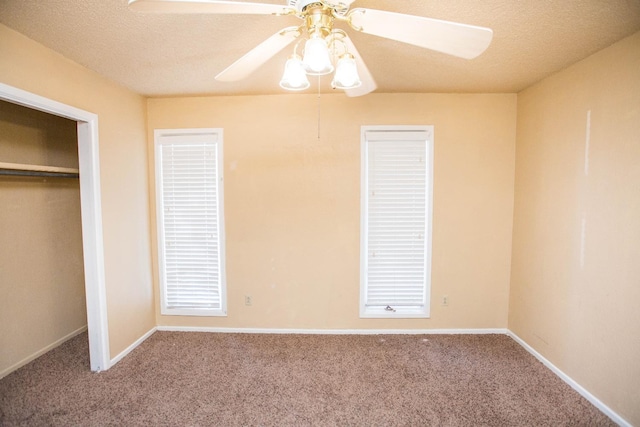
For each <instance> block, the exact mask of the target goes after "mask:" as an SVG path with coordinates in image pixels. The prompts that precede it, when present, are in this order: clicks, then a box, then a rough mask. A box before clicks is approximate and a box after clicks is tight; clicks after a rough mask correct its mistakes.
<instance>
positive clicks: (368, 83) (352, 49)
mask: <svg viewBox="0 0 640 427" xmlns="http://www.w3.org/2000/svg"><path fill="white" fill-rule="evenodd" d="M343 40H344V43H345V44H346V45H347V49H348V51H349V53H351V54H352V55H353V57H354V58H355V60H356V67H357V69H358V75H359V76H360V81H361V82H362V84H361V85H360V86H358V87H356V88H353V89H345V91H344V92H345V94H346V95H347V96H348V97H355V96H362V95H366V94H368V93H371V92H373V91H374V90H376V89H377V87H378V85H377V84H376V81H375V80H374V79H373V76H372V75H371V72H370V71H369V68H367V64H365V63H364V60H363V59H362V56H360V53H359V52H358V49H356V46H355V45H354V44H353V42H352V41H351V39H350V38H349V36H347V35H345V37H344V38H343Z"/></svg>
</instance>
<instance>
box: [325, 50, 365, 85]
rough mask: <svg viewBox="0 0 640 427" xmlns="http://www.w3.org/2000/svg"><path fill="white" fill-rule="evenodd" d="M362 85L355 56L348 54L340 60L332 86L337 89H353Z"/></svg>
mask: <svg viewBox="0 0 640 427" xmlns="http://www.w3.org/2000/svg"><path fill="white" fill-rule="evenodd" d="M361 84H362V81H361V80H360V76H359V75H358V67H356V61H355V58H354V57H353V55H351V54H349V53H347V54H344V55H342V57H341V58H340V59H339V60H338V65H337V67H336V74H335V75H334V76H333V81H332V82H331V85H332V86H333V87H334V88H336V89H353V88H355V87H358V86H360V85H361Z"/></svg>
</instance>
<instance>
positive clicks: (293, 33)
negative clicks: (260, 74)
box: [129, 0, 493, 96]
mask: <svg viewBox="0 0 640 427" xmlns="http://www.w3.org/2000/svg"><path fill="white" fill-rule="evenodd" d="M354 1H355V0H288V1H287V5H276V4H269V3H249V2H243V1H216V0H129V7H130V8H131V9H133V10H135V11H139V12H154V13H181V14H254V15H275V16H295V17H297V18H299V19H301V20H302V21H303V23H302V24H301V25H299V26H292V27H287V28H284V29H283V30H281V31H279V32H277V33H276V34H274V35H272V36H271V37H269V38H268V39H266V40H265V41H264V42H262V43H260V44H259V45H258V46H256V47H255V48H254V49H252V50H251V51H249V52H248V53H247V54H245V55H244V56H242V57H241V58H240V59H238V60H237V61H236V62H234V63H233V64H231V65H230V66H229V67H227V68H226V69H225V70H223V71H222V72H221V73H220V74H218V75H217V76H216V77H215V78H216V80H218V81H223V82H231V81H238V80H242V79H244V78H246V77H248V76H249V75H250V74H251V73H253V72H254V71H255V70H257V69H258V68H259V67H260V66H261V65H262V64H264V63H265V62H267V61H268V60H269V59H270V58H271V57H273V56H274V55H275V54H276V53H278V52H280V51H281V50H282V49H284V48H285V47H287V46H289V45H290V44H291V43H293V42H294V41H295V40H298V41H297V43H296V44H295V47H294V50H293V54H292V55H291V56H290V57H289V59H288V60H287V63H286V64H285V71H284V76H283V78H282V80H281V81H280V86H281V87H283V88H284V89H288V90H303V89H306V88H308V87H309V85H310V84H309V80H308V78H307V76H308V75H326V74H330V73H332V72H334V70H335V74H334V78H333V81H332V86H333V87H334V88H338V89H344V90H345V92H346V94H347V96H361V95H366V94H368V93H370V92H373V91H374V90H375V89H376V87H377V86H376V83H375V81H374V79H373V76H372V75H371V72H370V71H369V69H368V68H367V66H366V64H365V63H364V61H363V59H362V57H361V56H360V54H359V53H358V51H357V49H356V47H355V45H354V44H353V42H352V41H351V39H350V38H349V36H348V34H347V33H346V32H345V31H344V30H342V29H339V28H335V24H336V23H339V24H340V23H342V24H346V25H345V26H346V27H349V28H351V29H353V30H355V31H359V32H362V33H365V34H371V35H375V36H379V37H385V38H388V39H392V40H397V41H400V42H404V43H408V44H412V45H415V46H419V47H422V48H426V49H431V50H435V51H438V52H442V53H445V54H449V55H453V56H457V57H460V58H465V59H472V58H475V57H477V56H478V55H480V54H481V53H482V52H484V51H485V50H486V49H487V47H488V46H489V44H490V43H491V39H492V37H493V31H491V29H489V28H484V27H477V26H473V25H466V24H460V23H456V22H449V21H442V20H438V19H432V18H426V17H421V16H415V15H405V14H401V13H395V12H388V11H383V10H376V9H365V8H353V9H351V8H350V6H351V3H353V2H354ZM302 42H304V47H303V48H302V49H301V53H302V55H300V54H299V53H298V50H299V48H300V45H301V44H302ZM334 64H335V65H334Z"/></svg>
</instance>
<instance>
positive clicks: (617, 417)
mask: <svg viewBox="0 0 640 427" xmlns="http://www.w3.org/2000/svg"><path fill="white" fill-rule="evenodd" d="M507 335H508V336H509V337H511V338H512V339H513V340H514V341H515V342H517V343H518V344H520V345H521V346H522V347H523V348H524V349H525V350H527V351H528V352H529V353H531V354H532V355H533V356H534V357H535V358H536V359H538V360H539V361H540V362H542V364H543V365H544V366H546V367H547V368H549V369H550V370H551V372H553V373H554V374H556V375H557V376H558V377H560V379H561V380H562V381H564V382H565V383H567V384H569V386H571V388H572V389H574V390H575V391H577V392H578V393H579V394H580V395H581V396H582V397H584V398H585V399H587V400H588V401H589V402H591V404H593V406H595V407H596V408H598V409H599V410H600V411H601V412H603V413H604V414H605V415H606V416H608V417H609V418H611V420H612V421H613V422H614V423H616V424H618V425H619V426H624V427H631V423H629V422H628V421H626V420H625V419H624V418H622V417H621V416H620V415H618V414H617V413H616V412H615V411H614V410H613V409H611V408H609V407H608V406H607V405H605V404H604V403H603V402H602V401H601V400H600V399H598V398H597V397H595V396H594V395H593V394H591V393H589V391H587V389H585V388H584V387H582V386H581V385H580V384H578V383H577V382H576V381H575V380H574V379H573V378H571V377H570V376H569V375H567V374H565V373H564V372H562V370H560V368H558V367H557V366H556V365H554V364H553V363H551V362H549V360H547V359H546V358H545V357H544V356H543V355H541V354H540V353H538V352H537V351H536V350H535V349H534V348H533V347H531V346H530V345H529V344H527V343H526V342H525V341H524V340H523V339H522V338H520V337H519V336H518V335H516V334H515V333H514V332H512V331H510V330H508V331H507Z"/></svg>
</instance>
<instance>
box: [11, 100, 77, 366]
mask: <svg viewBox="0 0 640 427" xmlns="http://www.w3.org/2000/svg"><path fill="white" fill-rule="evenodd" d="M77 147H78V143H77V135H76V123H75V122H74V121H71V120H67V119H63V118H60V117H56V116H51V115H49V114H45V113H41V112H39V111H34V110H30V109H28V108H24V107H20V106H18V105H15V104H10V103H8V102H3V101H0V161H2V162H8V163H23V164H35V165H48V166H63V167H71V168H77V167H78V148H77ZM0 242H1V244H0V301H2V310H0V377H2V376H3V373H4V374H8V373H10V372H11V371H12V370H14V369H16V368H17V367H19V366H21V365H22V364H24V363H25V362H28V361H30V360H31V358H32V357H33V356H34V355H37V354H39V352H40V351H41V350H43V349H46V348H48V347H50V346H52V345H55V344H56V343H58V342H60V341H61V340H63V339H64V338H66V337H69V336H71V335H73V333H74V332H77V331H79V330H82V328H83V327H85V326H86V325H87V316H86V308H85V292H84V269H83V262H82V226H81V222H80V185H79V182H78V180H77V179H66V178H34V177H14V176H0Z"/></svg>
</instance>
